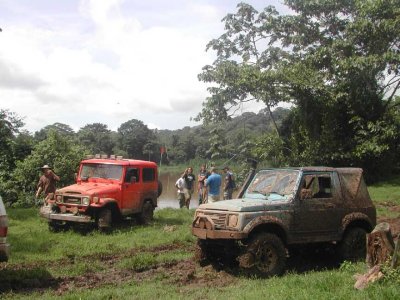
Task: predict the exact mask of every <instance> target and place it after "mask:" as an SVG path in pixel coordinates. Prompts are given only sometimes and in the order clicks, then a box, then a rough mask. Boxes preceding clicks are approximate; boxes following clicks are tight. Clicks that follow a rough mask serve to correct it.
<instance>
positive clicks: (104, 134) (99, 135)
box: [77, 123, 115, 155]
mask: <svg viewBox="0 0 400 300" xmlns="http://www.w3.org/2000/svg"><path fill="white" fill-rule="evenodd" d="M77 136H78V139H79V141H80V142H81V143H82V144H83V145H85V146H86V147H87V148H88V149H90V150H91V151H92V153H105V154H108V155H110V154H112V152H113V148H114V146H115V143H114V141H113V140H112V137H111V130H109V129H108V127H107V125H106V124H101V123H93V124H87V125H85V126H84V127H82V128H81V129H79V131H78V133H77Z"/></svg>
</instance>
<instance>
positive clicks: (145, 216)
mask: <svg viewBox="0 0 400 300" xmlns="http://www.w3.org/2000/svg"><path fill="white" fill-rule="evenodd" d="M138 219H139V223H140V224H149V223H150V222H151V221H153V219H154V206H153V204H151V202H149V201H146V202H145V203H144V204H143V207H142V212H141V213H140V215H139V218H138Z"/></svg>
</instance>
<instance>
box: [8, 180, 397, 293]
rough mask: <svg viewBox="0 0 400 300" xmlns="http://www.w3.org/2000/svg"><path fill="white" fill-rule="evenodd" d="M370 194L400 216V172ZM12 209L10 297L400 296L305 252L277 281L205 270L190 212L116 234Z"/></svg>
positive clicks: (166, 214) (357, 267) (348, 267)
mask: <svg viewBox="0 0 400 300" xmlns="http://www.w3.org/2000/svg"><path fill="white" fill-rule="evenodd" d="M369 191H370V193H371V196H372V198H373V199H374V202H375V203H376V204H377V208H378V214H379V216H380V217H384V218H396V217H397V218H398V217H399V211H398V210H396V209H393V208H394V207H398V206H399V205H400V200H399V199H400V177H398V178H395V179H393V180H392V181H387V182H385V183H381V184H377V185H374V186H372V187H370V188H369ZM8 213H9V217H10V229H9V242H10V244H11V245H12V255H11V258H10V261H9V262H8V263H2V264H0V298H2V299H20V298H21V299H37V298H41V299H52V298H63V299H155V298H163V299H226V298H232V299H259V298H268V299H310V298H312V299H400V289H399V286H398V282H391V283H389V282H381V283H375V284H372V285H370V286H369V287H368V288H367V289H365V290H363V291H357V290H355V289H354V288H353V285H354V283H355V280H354V278H353V275H355V274H356V273H364V272H365V271H366V266H365V264H363V263H358V264H351V263H348V262H345V263H344V264H341V265H337V264H334V263H329V259H328V260H327V258H326V257H323V258H318V257H312V258H307V257H305V258H303V260H302V261H297V262H296V263H294V264H292V265H290V266H289V269H288V272H287V273H286V274H285V275H284V276H282V277H279V278H271V279H257V278H248V277H245V276H243V275H241V274H240V273H237V271H236V270H231V269H227V268H225V269H222V270H221V269H218V268H212V267H211V266H207V267H204V268H201V267H199V266H197V265H196V264H195V263H194V262H193V247H194V242H195V239H194V237H193V236H192V235H191V233H190V224H191V221H192V216H193V211H190V210H189V211H188V210H174V209H162V210H158V211H156V214H155V221H154V222H153V223H152V224H151V225H149V226H139V225H136V224H135V222H134V221H125V222H123V223H121V224H119V225H118V226H117V227H116V229H115V230H113V231H112V232H111V233H109V234H102V233H99V232H97V231H95V230H92V231H79V230H75V231H74V230H69V231H66V232H60V233H52V232H49V231H48V229H47V224H46V222H44V221H43V220H41V219H40V218H39V217H38V211H37V209H9V210H8ZM304 266H305V267H304Z"/></svg>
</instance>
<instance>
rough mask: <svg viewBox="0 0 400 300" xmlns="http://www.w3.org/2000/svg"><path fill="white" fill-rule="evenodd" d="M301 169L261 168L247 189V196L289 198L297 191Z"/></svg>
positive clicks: (270, 198) (271, 198)
mask: <svg viewBox="0 0 400 300" xmlns="http://www.w3.org/2000/svg"><path fill="white" fill-rule="evenodd" d="M298 176H299V171H296V170H261V171H259V172H258V173H257V174H256V176H255V177H254V179H253V180H252V182H251V183H250V185H249V187H248V188H247V190H246V193H245V196H244V197H245V198H252V199H265V200H288V199H289V198H290V196H292V195H293V194H294V192H295V187H296V182H297V178H298Z"/></svg>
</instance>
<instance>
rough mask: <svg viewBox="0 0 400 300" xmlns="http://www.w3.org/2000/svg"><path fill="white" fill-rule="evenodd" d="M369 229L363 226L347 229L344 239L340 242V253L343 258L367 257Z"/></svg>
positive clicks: (361, 258) (352, 259)
mask: <svg viewBox="0 0 400 300" xmlns="http://www.w3.org/2000/svg"><path fill="white" fill-rule="evenodd" d="M366 239H367V231H366V230H365V229H364V228H361V227H353V228H349V229H347V230H346V232H345V233H344V235H343V239H342V240H341V241H340V243H339V244H338V254H339V257H340V259H341V260H348V261H353V262H354V261H359V260H363V259H365V257H366V253H367V246H366Z"/></svg>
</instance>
